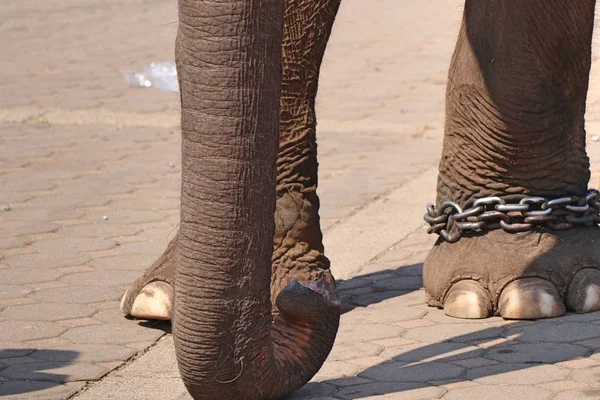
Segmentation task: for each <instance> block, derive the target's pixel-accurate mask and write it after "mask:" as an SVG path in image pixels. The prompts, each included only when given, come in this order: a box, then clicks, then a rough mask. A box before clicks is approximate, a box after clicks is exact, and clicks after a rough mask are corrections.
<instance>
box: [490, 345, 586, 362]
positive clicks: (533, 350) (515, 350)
mask: <svg viewBox="0 0 600 400" xmlns="http://www.w3.org/2000/svg"><path fill="white" fill-rule="evenodd" d="M588 353H589V350H588V349H586V348H584V347H581V346H574V345H571V344H568V343H518V344H514V345H508V346H502V347H501V348H491V349H490V350H489V351H488V352H487V354H486V357H487V358H490V359H492V360H496V361H501V362H503V363H523V362H528V363H547V364H554V363H557V362H560V361H567V360H572V359H574V358H578V357H582V356H585V355H586V354H588Z"/></svg>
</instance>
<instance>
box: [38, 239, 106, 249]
mask: <svg viewBox="0 0 600 400" xmlns="http://www.w3.org/2000/svg"><path fill="white" fill-rule="evenodd" d="M115 246H116V245H115V242H114V240H111V239H98V238H82V237H77V238H71V237H65V238H60V239H49V240H40V241H37V242H35V243H34V244H33V245H32V246H31V247H32V248H33V249H34V250H37V251H43V250H46V249H56V248H60V249H65V250H66V249H68V250H67V251H65V252H66V253H80V252H86V251H94V250H107V249H111V248H114V247H115Z"/></svg>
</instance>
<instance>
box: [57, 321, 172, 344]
mask: <svg viewBox="0 0 600 400" xmlns="http://www.w3.org/2000/svg"><path fill="white" fill-rule="evenodd" d="M162 335H164V332H163V331H161V330H158V329H148V328H147V327H144V326H141V325H137V324H132V323H121V324H102V325H90V326H82V327H78V328H72V329H69V330H68V331H67V332H65V333H64V334H63V335H62V337H64V338H65V339H67V340H70V341H72V342H73V343H78V344H125V343H130V342H139V341H144V340H157V339H158V338H160V337H161V336H162Z"/></svg>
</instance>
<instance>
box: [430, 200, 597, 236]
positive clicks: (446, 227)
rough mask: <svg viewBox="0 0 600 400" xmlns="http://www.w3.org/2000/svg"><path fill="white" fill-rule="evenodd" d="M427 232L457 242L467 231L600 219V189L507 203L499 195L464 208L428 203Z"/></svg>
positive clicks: (521, 228)
mask: <svg viewBox="0 0 600 400" xmlns="http://www.w3.org/2000/svg"><path fill="white" fill-rule="evenodd" d="M424 218H425V221H426V222H427V223H428V224H429V229H427V233H436V234H438V235H440V236H441V237H442V238H443V239H444V240H446V241H447V242H450V243H454V242H457V241H458V240H459V239H460V238H461V237H462V236H463V233H465V232H471V231H485V230H491V229H500V228H502V229H504V230H505V231H507V232H524V231H528V230H531V229H533V227H535V226H543V227H548V228H550V229H554V230H564V229H570V228H572V227H574V226H590V225H593V224H597V223H600V192H599V191H598V190H596V189H590V190H588V192H587V194H586V196H585V197H577V196H567V197H561V198H558V199H554V200H548V199H546V198H544V197H535V196H532V197H523V198H522V199H520V200H518V203H510V204H509V203H507V201H506V200H504V199H501V198H500V197H484V198H481V199H477V200H475V201H474V202H473V203H472V206H471V207H469V208H467V209H463V208H462V207H461V206H460V205H458V204H457V203H455V202H453V201H445V202H443V203H442V204H440V206H439V207H437V208H436V207H435V206H434V205H433V204H427V213H426V214H425V217H424Z"/></svg>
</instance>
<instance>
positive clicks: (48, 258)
mask: <svg viewBox="0 0 600 400" xmlns="http://www.w3.org/2000/svg"><path fill="white" fill-rule="evenodd" d="M89 260H90V257H89V256H87V255H85V254H81V253H78V254H65V253H64V252H60V251H58V250H57V249H54V251H44V252H43V253H38V252H36V253H28V254H17V255H13V256H8V257H6V258H4V259H2V263H4V264H6V265H9V266H11V267H15V268H41V269H52V268H59V267H70V266H73V265H82V264H85V263H86V262H87V261H89Z"/></svg>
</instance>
